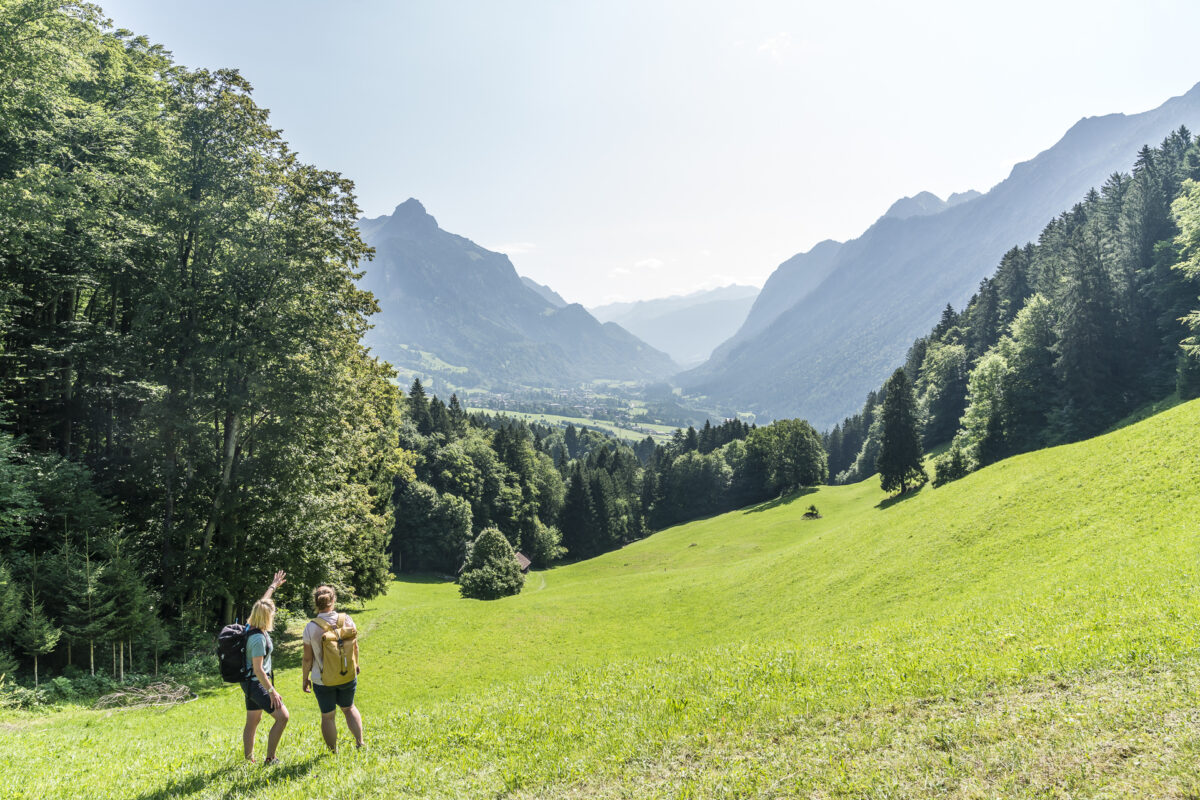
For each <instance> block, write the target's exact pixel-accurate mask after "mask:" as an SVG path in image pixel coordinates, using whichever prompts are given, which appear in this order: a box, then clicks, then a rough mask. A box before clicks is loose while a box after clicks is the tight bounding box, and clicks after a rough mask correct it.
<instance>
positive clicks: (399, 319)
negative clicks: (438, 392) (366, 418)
mask: <svg viewBox="0 0 1200 800" xmlns="http://www.w3.org/2000/svg"><path fill="white" fill-rule="evenodd" d="M358 226H359V230H360V231H361V232H362V235H363V238H364V239H365V240H366V241H367V242H368V243H369V244H370V245H371V246H373V247H374V248H375V252H376V255H375V260H374V261H372V262H370V263H366V264H364V265H362V267H363V268H364V269H365V270H366V274H365V275H364V276H363V278H362V280H361V281H360V285H361V286H362V288H364V289H369V290H370V291H372V292H373V293H374V294H375V296H376V297H377V298H378V299H379V305H380V307H381V309H382V311H381V312H380V313H379V314H377V315H376V316H375V317H373V318H372V320H371V321H372V322H373V323H374V325H375V328H374V329H372V330H371V331H369V332H368V333H367V336H366V342H367V344H368V345H369V346H370V347H371V348H372V350H373V351H374V353H375V354H376V355H379V356H381V357H383V358H385V359H387V360H388V361H391V362H392V363H393V364H395V365H396V366H398V367H402V368H405V369H409V370H413V371H416V372H420V373H424V374H434V375H441V376H443V377H446V378H448V379H449V380H451V381H452V382H454V383H455V384H457V385H461V386H474V385H487V386H491V387H494V388H503V387H511V386H518V385H525V386H567V385H571V384H574V383H578V382H580V381H586V380H594V379H598V378H607V379H617V380H661V379H663V378H664V377H667V376H669V375H671V374H672V373H673V372H675V370H676V369H677V367H676V366H675V364H674V363H673V362H672V361H671V359H670V357H669V356H667V355H666V354H665V353H661V352H659V351H657V350H655V349H654V348H652V347H650V346H648V345H647V344H645V343H644V342H642V341H640V340H639V339H637V337H635V336H633V335H632V334H631V333H629V332H628V331H625V330H623V329H622V328H621V327H620V326H618V325H615V324H612V323H608V324H601V323H600V322H599V321H597V320H596V319H595V318H594V317H593V316H592V315H591V314H589V313H588V312H587V311H586V310H584V308H583V306H581V305H579V304H577V303H576V304H571V305H565V306H563V307H561V308H560V307H557V306H556V305H554V304H553V303H552V302H551V301H549V300H547V299H546V298H544V297H543V296H542V295H541V294H540V293H539V292H537V291H535V290H533V289H531V288H529V287H528V286H526V285H525V283H523V282H522V280H521V278H520V277H519V276H518V275H517V272H516V270H515V269H513V265H512V263H511V262H510V261H509V260H508V257H507V256H505V255H502V254H500V253H493V252H492V251H490V250H485V249H484V248H482V247H480V246H479V245H477V244H475V243H474V242H472V241H470V240H469V239H464V238H463V237H461V236H456V235H454V234H452V233H447V232H446V231H443V230H442V229H441V228H439V227H438V224H437V221H436V220H435V219H434V218H433V217H431V216H430V215H429V214H428V213H426V211H425V208H424V207H423V206H422V205H421V204H420V203H419V202H417V201H416V200H412V199H410V200H408V201H406V202H404V203H402V204H400V205H399V206H397V207H396V210H395V211H394V212H393V213H392V214H390V215H384V216H381V217H376V218H375V219H363V220H360V221H359V224H358ZM560 299H561V298H560Z"/></svg>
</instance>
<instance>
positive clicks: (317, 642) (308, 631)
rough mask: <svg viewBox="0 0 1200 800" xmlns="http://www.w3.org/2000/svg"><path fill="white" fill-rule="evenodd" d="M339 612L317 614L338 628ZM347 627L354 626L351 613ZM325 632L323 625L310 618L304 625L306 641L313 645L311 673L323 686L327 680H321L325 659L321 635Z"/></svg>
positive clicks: (347, 619)
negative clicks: (322, 651)
mask: <svg viewBox="0 0 1200 800" xmlns="http://www.w3.org/2000/svg"><path fill="white" fill-rule="evenodd" d="M338 614H339V612H337V611H326V612H323V613H321V614H317V616H318V617H320V618H321V619H323V620H325V621H326V622H328V623H329V624H330V625H332V626H334V627H335V628H336V627H337V620H338ZM346 627H347V628H353V627H354V620H352V619H350V615H349V614H347V615H346ZM324 633H325V631H324V630H323V629H322V628H321V626H320V625H318V624H317V623H315V622H313V621H312V620H309V623H308V624H307V625H305V626H304V643H305V644H306V645H308V646H309V647H311V648H312V651H313V666H312V673H311V677H312V682H313V683H318V684H320V685H322V686H324V685H325V681H323V680H321V667H322V661H323V656H322V653H321V635H322V634H324Z"/></svg>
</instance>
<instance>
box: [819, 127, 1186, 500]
mask: <svg viewBox="0 0 1200 800" xmlns="http://www.w3.org/2000/svg"><path fill="white" fill-rule="evenodd" d="M1197 179H1200V142H1198V141H1197V140H1195V139H1193V137H1192V135H1191V133H1190V132H1189V131H1188V130H1187V129H1180V130H1178V131H1176V132H1175V133H1173V134H1171V135H1170V136H1169V137H1167V139H1166V140H1165V141H1164V142H1163V143H1162V144H1161V145H1160V146H1159V147H1158V148H1151V147H1149V146H1147V147H1144V148H1143V149H1142V150H1141V152H1140V153H1139V154H1138V157H1137V162H1136V164H1135V165H1134V168H1133V172H1132V174H1128V175H1126V174H1114V175H1113V176H1111V177H1110V178H1109V180H1108V181H1107V182H1106V183H1105V184H1104V185H1103V186H1102V187H1101V188H1100V190H1098V191H1096V190H1093V191H1091V192H1089V193H1088V195H1087V197H1085V198H1084V200H1083V201H1082V202H1080V203H1079V204H1077V205H1076V206H1075V207H1074V208H1072V209H1071V210H1069V211H1067V212H1064V213H1063V214H1061V215H1060V216H1059V217H1058V218H1056V219H1054V220H1053V221H1051V222H1050V224H1048V225H1047V226H1046V228H1045V229H1044V230H1043V231H1042V234H1041V236H1040V237H1039V238H1038V241H1037V242H1036V243H1030V244H1027V245H1025V246H1024V247H1014V248H1013V249H1012V250H1010V251H1009V252H1008V253H1007V254H1006V255H1005V256H1004V258H1003V259H1002V260H1001V262H1000V265H999V267H998V268H997V270H996V272H995V274H994V275H993V276H992V277H991V278H987V279H985V280H984V281H983V282H982V283H981V284H980V287H979V291H978V292H976V294H975V295H974V296H973V297H972V298H971V299H970V301H969V302H968V303H967V305H966V307H965V308H964V309H963V310H962V311H961V312H960V311H955V310H954V308H952V307H951V306H949V305H948V306H947V307H946V309H945V311H944V312H943V313H942V317H941V320H940V321H939V322H938V324H937V325H936V326H935V327H934V328H933V330H932V331H931V332H930V333H929V335H928V336H924V337H922V338H920V339H918V340H917V341H915V342H914V343H913V345H912V347H911V348H909V351H908V356H907V358H906V359H905V364H904V366H903V371H904V373H905V375H906V376H907V378H908V382H909V383H910V384H911V385H912V387H913V389H914V392H915V395H916V401H917V406H918V412H919V413H918V415H917V416H918V422H919V427H920V429H921V435H922V441H923V446H924V449H925V450H926V451H931V450H934V449H937V448H947V449H946V452H945V453H943V454H942V455H941V456H939V459H938V460H937V461H936V475H935V477H934V483H935V485H937V484H939V483H944V482H945V481H947V480H953V479H954V478H957V477H961V476H962V475H964V474H966V473H967V472H970V471H972V470H975V469H978V468H979V467H982V466H985V465H987V464H990V463H992V462H994V461H997V460H999V459H1001V458H1005V457H1008V456H1010V455H1014V454H1016V453H1022V452H1026V451H1029V450H1034V449H1037V448H1041V447H1046V446H1049V445H1054V444H1060V443H1064V442H1072V441H1077V440H1079V439H1083V438H1086V437H1088V436H1093V435H1095V434H1097V433H1099V432H1101V431H1103V430H1104V429H1106V428H1107V427H1109V426H1111V425H1112V424H1114V423H1116V422H1117V421H1119V420H1120V419H1122V418H1123V417H1125V416H1126V415H1128V414H1129V413H1130V412H1131V411H1133V410H1134V409H1136V408H1137V407H1138V406H1140V405H1143V404H1145V403H1147V402H1149V401H1154V400H1160V399H1162V398H1164V397H1166V396H1167V395H1169V394H1171V393H1172V392H1175V391H1178V392H1179V394H1180V395H1181V396H1182V397H1184V398H1189V397H1195V396H1196V395H1197V394H1198V393H1200V359H1198V358H1197V356H1198V355H1200V353H1198V352H1197V348H1196V339H1195V337H1194V336H1189V326H1190V328H1191V329H1192V330H1195V329H1196V327H1197V323H1198V322H1200V320H1198V318H1197V314H1196V312H1194V311H1192V309H1194V308H1195V305H1196V299H1197V292H1198V290H1197V282H1196V277H1197V273H1198V271H1200V264H1198V261H1197V258H1198V253H1200V233H1198V232H1197V231H1198V230H1200V186H1198V184H1197V183H1196V182H1195V181H1196V180H1197ZM886 400H887V391H886V387H882V388H881V389H880V390H878V391H875V392H871V393H870V394H869V395H868V396H867V400H866V403H865V404H864V406H863V410H862V411H861V412H860V413H858V414H855V415H854V416H852V417H848V418H847V419H845V420H844V421H843V422H842V423H840V424H839V425H837V426H835V427H834V428H833V430H832V431H829V432H828V433H826V434H825V435H824V437H823V441H824V444H825V446H826V449H827V450H828V453H829V474H830V475H832V476H835V477H834V480H835V482H838V483H850V482H853V481H858V480H862V479H863V478H865V477H867V476H869V475H870V474H872V473H873V472H874V471H875V469H876V464H877V462H878V459H879V453H880V449H881V446H882V444H883V443H884V442H885V440H886V438H887V436H886V425H885V422H884V418H883V415H882V413H881V410H882V409H883V408H884V406H885V403H886Z"/></svg>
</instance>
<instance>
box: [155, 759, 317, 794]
mask: <svg viewBox="0 0 1200 800" xmlns="http://www.w3.org/2000/svg"><path fill="white" fill-rule="evenodd" d="M319 758H320V756H309V757H308V758H306V759H305V760H303V761H297V762H296V763H294V764H283V765H281V766H277V767H263V766H261V765H260V764H248V765H246V766H245V767H242V766H240V765H237V764H230V765H228V766H225V767H221V768H220V769H215V770H212V771H211V772H206V773H202V774H198V775H189V776H188V777H186V778H183V779H181V780H173V781H170V782H169V783H167V784H166V785H165V786H161V787H159V788H158V789H153V790H151V791H148V792H144V793H142V794H139V795H137V797H135V798H133V800H173V798H179V797H189V796H191V795H195V794H199V793H200V792H203V791H205V790H206V789H208V788H209V786H210V785H211V784H212V783H213V782H215V781H218V780H220V779H221V778H224V777H225V776H226V775H229V774H230V773H232V772H236V771H238V770H242V771H244V772H246V773H247V774H245V775H243V776H242V777H241V778H239V779H238V780H236V781H234V782H233V784H232V785H231V786H229V788H227V789H226V790H225V793H224V794H223V795H221V796H222V797H223V798H226V800H239V799H240V798H243V797H247V796H248V795H250V793H251V792H253V791H254V790H255V789H256V788H266V787H267V779H268V778H270V780H271V782H272V783H275V782H277V781H280V780H291V779H293V778H299V777H300V776H302V775H306V774H307V773H308V772H309V771H310V770H312V768H313V767H314V766H316V763H317V760H318V759H319Z"/></svg>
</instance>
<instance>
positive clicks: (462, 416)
mask: <svg viewBox="0 0 1200 800" xmlns="http://www.w3.org/2000/svg"><path fill="white" fill-rule="evenodd" d="M448 410H449V412H450V429H451V430H452V431H453V433H454V436H455V437H456V438H461V437H463V436H466V435H467V412H466V411H465V410H463V407H462V405H461V404H460V403H459V402H458V395H457V394H452V395H450V407H449V409H448Z"/></svg>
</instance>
